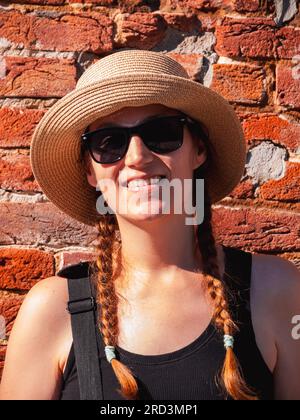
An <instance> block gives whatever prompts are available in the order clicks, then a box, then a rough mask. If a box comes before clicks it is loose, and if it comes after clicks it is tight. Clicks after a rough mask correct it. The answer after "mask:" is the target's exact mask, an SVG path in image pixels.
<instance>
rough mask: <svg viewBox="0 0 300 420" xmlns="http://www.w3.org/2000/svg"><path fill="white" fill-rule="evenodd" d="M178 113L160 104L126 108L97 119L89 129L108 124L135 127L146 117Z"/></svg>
mask: <svg viewBox="0 0 300 420" xmlns="http://www.w3.org/2000/svg"><path fill="white" fill-rule="evenodd" d="M178 113H180V111H178V110H176V109H173V108H168V107H166V106H164V105H161V104H151V105H145V106H139V107H126V108H122V109H120V110H119V111H116V112H114V113H112V114H109V115H106V116H105V117H101V118H98V119H97V120H95V121H93V122H92V123H91V124H90V125H89V127H90V128H96V127H102V126H106V125H109V124H116V123H119V124H124V125H136V124H139V123H140V122H142V121H143V120H144V119H145V118H146V117H148V116H152V115H153V116H154V115H157V116H158V115H169V114H170V115H174V114H175V115H176V114H178Z"/></svg>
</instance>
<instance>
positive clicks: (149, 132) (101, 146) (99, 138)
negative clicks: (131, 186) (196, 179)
mask: <svg viewBox="0 0 300 420" xmlns="http://www.w3.org/2000/svg"><path fill="white" fill-rule="evenodd" d="M190 121H192V120H191V119H190V118H188V117H187V116H182V115H172V116H160V117H156V118H153V119H151V120H149V121H146V122H144V123H142V124H139V125H137V126H135V127H110V128H99V129H97V130H95V131H90V132H85V133H84V134H82V136H81V139H82V144H83V148H86V149H87V150H89V152H90V154H91V156H92V158H93V159H94V160H95V161H96V162H97V163H102V164H104V163H113V162H117V161H118V160H121V159H122V158H123V157H124V156H125V154H126V152H127V150H128V147H129V142H130V138H131V136H132V135H133V134H134V133H137V134H139V136H140V137H141V138H142V140H143V142H144V144H145V145H146V146H147V147H148V149H150V150H151V151H153V152H155V153H159V154H165V153H170V152H173V151H175V150H177V149H179V148H180V147H181V146H182V143H183V137H184V136H183V134H184V131H183V129H184V124H186V123H188V122H190Z"/></svg>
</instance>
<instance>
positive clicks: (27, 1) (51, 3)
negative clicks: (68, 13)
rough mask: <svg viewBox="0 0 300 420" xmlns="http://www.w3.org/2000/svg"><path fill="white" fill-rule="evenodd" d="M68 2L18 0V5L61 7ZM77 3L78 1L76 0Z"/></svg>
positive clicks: (60, 0) (59, 0)
mask: <svg viewBox="0 0 300 420" xmlns="http://www.w3.org/2000/svg"><path fill="white" fill-rule="evenodd" d="M66 1H68V0H18V3H20V4H38V5H42V6H43V5H45V6H61V5H62V4H65V3H66ZM77 2H78V3H79V0H77Z"/></svg>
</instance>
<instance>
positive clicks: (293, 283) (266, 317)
mask: <svg viewBox="0 0 300 420" xmlns="http://www.w3.org/2000/svg"><path fill="white" fill-rule="evenodd" d="M299 311H300V273H299V270H298V268H297V267H296V265H295V264H293V263H292V262H291V261H289V260H287V259H284V258H282V257H279V256H274V255H269V254H252V272H251V314H252V322H253V327H254V332H255V337H256V342H257V345H258V347H259V349H260V351H261V353H262V356H263V358H264V360H265V362H266V364H267V365H268V367H269V369H270V370H271V371H274V369H275V366H276V363H277V361H278V343H279V342H283V343H286V342H287V340H288V339H289V338H288V337H287V334H289V331H290V330H291V322H292V319H293V316H294V315H295V314H296V313H300V312H299Z"/></svg>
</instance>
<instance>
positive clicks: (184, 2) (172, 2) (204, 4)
mask: <svg viewBox="0 0 300 420" xmlns="http://www.w3.org/2000/svg"><path fill="white" fill-rule="evenodd" d="M227 3H228V0H224V1H222V4H223V5H225V4H227ZM219 7H220V1H219V0H161V2H160V10H162V11H166V12H167V11H168V12H185V13H187V14H189V13H193V12H197V11H198V10H205V11H214V10H216V9H217V8H219Z"/></svg>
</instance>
